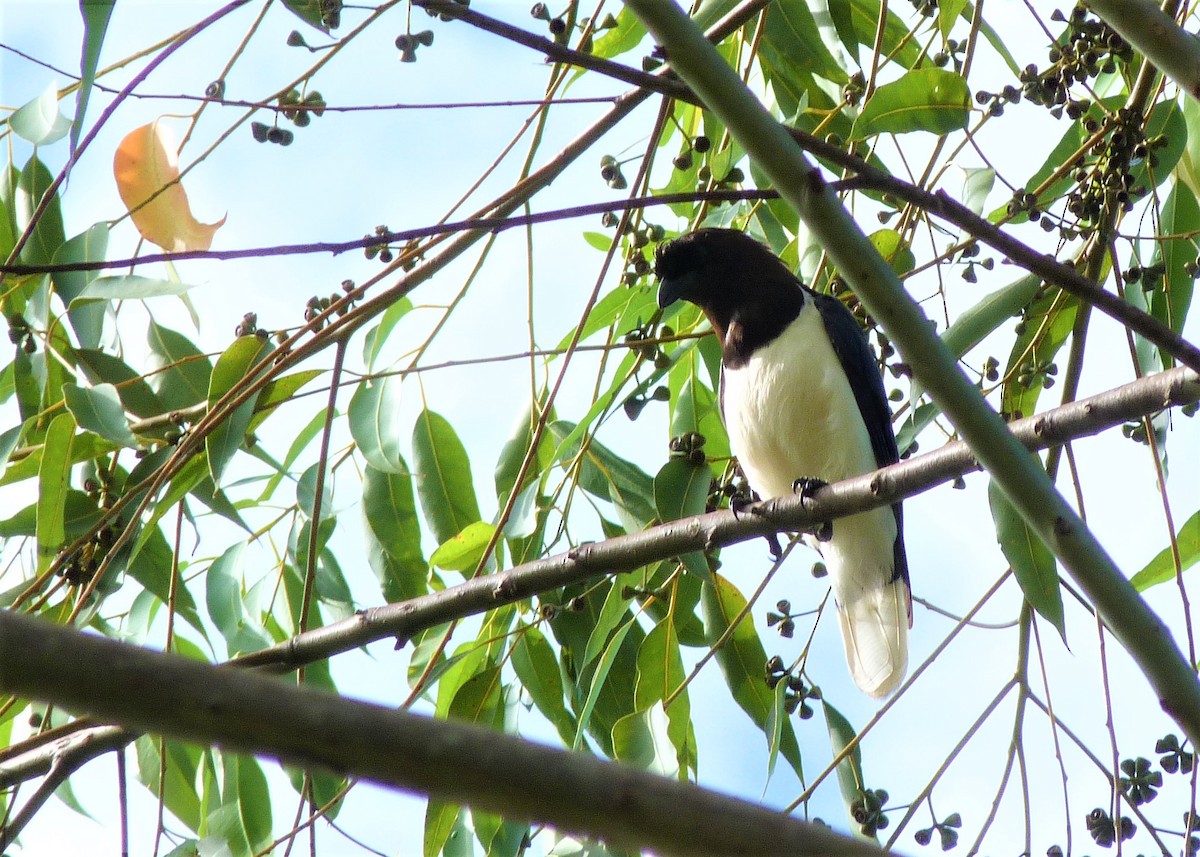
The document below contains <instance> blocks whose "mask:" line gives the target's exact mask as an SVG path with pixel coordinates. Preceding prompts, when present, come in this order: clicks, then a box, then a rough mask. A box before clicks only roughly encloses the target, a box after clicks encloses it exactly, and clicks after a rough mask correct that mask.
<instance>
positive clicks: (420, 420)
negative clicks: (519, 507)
mask: <svg viewBox="0 0 1200 857" xmlns="http://www.w3.org/2000/svg"><path fill="white" fill-rule="evenodd" d="M412 444H413V466H414V474H415V476H416V482H417V496H418V497H419V498H420V500H421V509H422V511H423V512H424V513H425V520H426V521H428V522H429V527H430V529H431V530H432V531H433V536H434V538H436V539H437V540H438V543H439V544H440V543H442V542H444V541H446V540H447V539H449V538H451V537H453V536H455V535H457V534H458V533H460V532H462V530H463V528H465V527H466V526H467V525H468V524H473V523H475V522H476V521H478V520H480V515H479V504H478V502H477V501H476V499H475V486H474V482H473V480H472V478H471V462H470V460H469V459H468V458H467V450H466V447H464V446H463V444H462V441H461V440H459V438H458V433H457V432H455V431H454V428H453V427H452V426H451V425H450V423H449V422H447V420H446V418H445V417H443V416H441V415H440V414H437V413H434V412H433V411H431V410H428V409H426V410H424V411H422V412H421V413H420V415H418V417H417V423H416V425H415V426H414V427H413V441H412Z"/></svg>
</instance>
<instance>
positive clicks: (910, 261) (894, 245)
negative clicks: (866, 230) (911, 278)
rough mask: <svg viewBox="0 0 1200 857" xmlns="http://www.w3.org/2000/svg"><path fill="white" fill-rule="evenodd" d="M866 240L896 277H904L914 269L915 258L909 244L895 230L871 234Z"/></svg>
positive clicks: (884, 230)
mask: <svg viewBox="0 0 1200 857" xmlns="http://www.w3.org/2000/svg"><path fill="white" fill-rule="evenodd" d="M868 240H869V241H870V242H871V244H873V245H874V246H875V249H876V250H878V251H879V255H880V256H882V257H883V258H884V259H885V260H887V263H888V264H889V265H891V266H892V270H893V271H895V272H896V273H897V274H898V275H900V276H904V275H905V274H907V273H908V272H909V271H911V270H912V269H913V268H915V267H916V265H917V257H916V256H915V255H914V254H913V251H912V248H911V247H910V246H909V243H908V242H907V241H906V240H904V237H903V236H902V235H901V234H900V233H899V232H897V231H896V230H895V229H880V230H878V231H876V232H872V233H871V235H870V236H869V238H868Z"/></svg>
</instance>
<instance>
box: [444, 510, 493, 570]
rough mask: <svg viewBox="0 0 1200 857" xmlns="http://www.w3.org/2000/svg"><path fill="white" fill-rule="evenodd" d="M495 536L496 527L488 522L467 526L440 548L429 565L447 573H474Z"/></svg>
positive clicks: (477, 522)
mask: <svg viewBox="0 0 1200 857" xmlns="http://www.w3.org/2000/svg"><path fill="white" fill-rule="evenodd" d="M495 534H496V527H495V525H494V524H489V523H487V522H486V521H476V522H475V523H473V524H467V526H466V527H464V528H463V531H462V532H461V533H459V534H458V535H456V536H452V537H451V538H449V539H447V540H446V541H444V542H442V544H441V545H439V546H438V549H437V550H435V551H434V552H433V553H432V554H431V555H430V557H429V564H430V565H433V566H437V567H438V568H440V569H443V570H445V571H467V570H471V571H474V570H475V568H476V567H478V565H479V562H480V560H482V559H483V552H484V551H485V550H486V549H487V546H488V544H490V543H491V540H492V537H493V536H494V535H495Z"/></svg>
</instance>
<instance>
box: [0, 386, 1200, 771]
mask: <svg viewBox="0 0 1200 857" xmlns="http://www.w3.org/2000/svg"><path fill="white" fill-rule="evenodd" d="M1197 401H1200V377H1197V375H1196V374H1195V373H1193V372H1192V371H1191V370H1189V369H1185V368H1178V369H1172V370H1170V371H1167V372H1160V373H1158V374H1156V375H1149V376H1147V377H1145V378H1140V379H1138V380H1136V381H1132V382H1130V383H1128V384H1125V385H1123V386H1121V387H1117V388H1115V389H1112V390H1109V391H1107V392H1104V393H1100V394H1098V395H1095V396H1092V397H1090V398H1087V399H1081V400H1080V401H1078V402H1072V403H1071V404H1068V405H1064V406H1062V407H1060V408H1055V409H1054V410H1052V411H1047V412H1046V413H1043V414H1038V415H1036V416H1033V417H1027V418H1025V419H1023V420H1018V421H1016V422H1013V423H1010V425H1009V427H1010V429H1011V430H1012V432H1013V434H1014V435H1015V436H1016V437H1017V438H1018V439H1019V440H1020V441H1021V442H1022V443H1023V444H1025V446H1026V447H1028V448H1029V449H1030V450H1040V449H1046V448H1047V447H1050V446H1054V445H1056V444H1062V443H1067V442H1069V441H1073V440H1078V439H1080V438H1083V437H1088V436H1090V435H1094V434H1098V433H1100V432H1102V431H1104V430H1106V429H1109V428H1111V427H1113V426H1116V425H1120V424H1121V423H1125V422H1129V421H1131V420H1136V419H1140V418H1141V417H1144V416H1146V415H1147V414H1152V413H1156V412H1158V411H1160V410H1162V409H1164V408H1169V407H1174V406H1179V405H1186V404H1192V403H1193V402H1197ZM978 469H979V463H978V462H977V461H976V460H975V457H974V456H973V455H972V454H971V451H970V449H969V448H968V447H967V445H966V444H965V443H962V442H961V441H956V442H953V443H948V444H946V445H945V446H943V447H941V448H940V449H937V450H934V451H933V452H929V453H925V454H924V455H919V456H914V457H913V458H910V459H908V460H906V461H902V462H900V463H898V464H894V465H892V466H890V467H886V468H884V469H883V470H879V471H876V472H875V473H870V474H866V475H864V476H860V477H857V478H855V479H849V480H846V481H844V482H837V483H834V484H831V485H828V486H826V487H824V488H822V489H820V490H819V491H817V492H816V493H815V494H814V495H813V496H812V497H811V498H810V500H809V502H808V504H807V505H806V504H804V503H803V502H802V501H801V500H800V498H798V497H785V498H780V499H777V500H772V501H770V502H768V503H764V504H759V506H758V507H756V508H757V510H758V514H753V515H748V514H739V515H738V516H736V517H735V516H734V515H733V514H732V513H731V512H727V511H725V512H713V513H710V514H707V515H700V516H697V517H694V518H684V519H682V520H679V521H671V522H669V523H666V524H662V525H660V526H658V527H652V528H650V529H648V530H646V531H644V532H642V533H635V534H633V535H629V536H623V537H620V538H619V539H611V540H608V541H605V542H599V543H595V544H587V545H582V546H580V547H579V548H578V549H576V550H574V551H568V552H566V553H562V554H558V555H556V556H552V557H547V558H545V559H539V560H535V561H533V562H529V563H525V564H523V565H519V566H516V567H514V568H511V569H509V570H507V571H504V572H500V573H498V574H495V575H489V576H487V577H483V578H477V579H474V580H470V581H467V582H466V583H462V584H459V585H458V586H452V587H449V588H448V589H445V590H443V591H441V592H436V593H431V594H429V595H424V596H421V597H420V598H414V599H412V600H410V601H405V602H401V603H398V604H388V605H384V606H381V607H373V608H369V609H367V610H363V611H361V612H360V613H358V614H357V615H355V616H354V617H353V618H350V619H345V620H343V621H341V622H337V623H335V624H333V625H327V626H325V627H322V628H316V629H314V630H312V631H308V632H305V633H303V634H299V635H297V636H296V637H293V638H292V639H291V640H288V641H287V642H285V643H280V644H279V645H276V646H272V647H270V648H267V649H262V650H260V651H258V652H253V653H250V654H247V655H242V656H241V657H238V658H236V659H234V660H233V661H231V664H233V665H236V666H242V667H259V668H262V669H264V670H269V671H272V672H277V671H278V672H282V671H288V670H292V669H296V668H298V667H300V666H302V665H304V664H308V663H312V662H314V661H317V660H321V659H324V658H329V657H332V656H334V655H337V654H340V653H342V652H346V651H350V650H351V649H355V648H358V647H360V646H364V645H367V644H368V643H372V642H375V641H378V640H382V639H386V638H387V637H399V638H401V639H408V638H411V637H412V636H414V635H416V634H418V633H420V632H421V631H424V630H426V629H428V628H431V627H434V626H436V625H439V624H442V623H444V622H448V621H450V620H452V619H462V618H465V617H467V616H470V615H473V614H476V613H481V612H484V611H486V610H490V609H493V608H495V607H498V606H501V605H502V604H507V603H511V602H513V601H518V600H521V599H524V598H530V597H533V596H536V595H542V594H544V593H546V592H550V591H553V590H554V589H558V588H560V587H563V586H567V585H570V584H573V583H580V582H583V581H587V580H590V579H593V578H595V577H597V576H599V575H602V574H609V573H615V572H618V571H624V570H629V569H634V568H638V567H640V566H642V565H646V564H647V563H651V562H655V561H658V560H661V559H663V558H664V557H668V556H673V555H674V554H676V553H685V552H688V551H692V550H703V549H705V548H707V547H718V546H724V545H728V544H734V543H736V542H739V541H745V540H748V539H751V538H755V537H757V536H760V535H765V534H767V533H773V532H779V531H783V530H798V529H803V528H805V527H809V526H812V525H814V524H816V523H818V522H820V521H826V520H832V519H835V518H837V517H842V516H845V515H849V514H854V513H856V512H861V511H864V510H866V509H870V508H875V507H876V506H883V505H888V504H890V503H893V502H895V501H896V500H900V499H904V498H906V497H911V496H913V495H915V494H919V493H921V492H922V491H926V490H928V489H930V488H932V487H934V486H936V485H939V484H941V483H944V482H947V481H949V480H951V479H953V478H955V477H957V476H961V475H962V474H965V473H969V472H971V471H973V470H978ZM64 729H65V730H71V729H78V730H86V731H85V732H83V733H82V735H81V734H71V733H67V734H61V735H57V736H50V737H43V736H35V737H34V738H32V739H30V740H29V741H27V742H25V743H24V745H23V746H14V747H10V748H6V749H4V750H0V789H4V788H8V787H10V786H12V785H14V784H15V783H18V782H23V781H25V780H29V779H32V778H34V777H37V776H40V775H42V774H45V773H46V772H47V771H49V770H50V766H51V763H52V762H53V760H54V759H55V758H56V757H58V756H60V755H62V754H63V753H65V752H67V750H68V749H69V748H70V747H72V746H73V742H76V741H81V740H85V739H86V736H88V735H94V736H96V737H95V738H93V739H92V740H95V741H112V742H113V743H112V744H109V745H106V746H108V747H110V748H112V747H116V746H122V745H123V744H124V743H128V742H129V741H131V740H133V738H134V737H136V736H135V735H132V734H130V733H128V732H125V730H121V729H119V728H118V727H113V726H98V725H96V724H94V723H89V722H85V721H76V722H75V723H72V724H70V725H69V726H67V727H64ZM113 730H116V732H117V733H120V734H121V735H124V736H125V737H124V738H123V739H119V738H117V737H115V735H114V733H113Z"/></svg>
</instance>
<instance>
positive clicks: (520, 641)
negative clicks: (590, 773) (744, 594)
mask: <svg viewBox="0 0 1200 857" xmlns="http://www.w3.org/2000/svg"><path fill="white" fill-rule="evenodd" d="M512 665H513V669H514V670H515V671H516V673H517V678H519V679H520V680H521V685H522V686H523V687H524V688H525V690H526V692H528V693H529V696H530V698H531V699H533V704H534V705H536V706H537V709H538V711H540V712H541V713H542V715H543V716H544V717H545V718H546V719H547V720H549V721H550V722H551V723H552V724H553V725H554V728H555V729H556V730H558V736H559V738H561V739H562V740H563V741H570V740H572V739H573V738H574V737H575V730H576V728H577V725H576V723H575V718H574V717H572V716H571V712H570V711H568V710H567V706H566V704H565V702H564V701H563V681H562V675H561V674H560V673H559V667H558V659H557V658H556V657H555V656H554V650H553V649H552V648H551V647H550V643H549V642H548V641H547V640H546V637H545V635H544V634H542V632H541V631H539V630H538V629H537V628H536V627H533V626H530V627H528V628H525V629H524V630H523V631H521V633H520V634H518V635H517V639H516V642H514V643H513V647H512Z"/></svg>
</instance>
